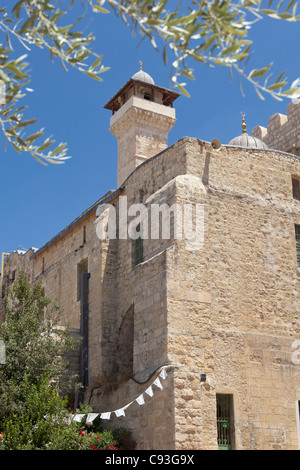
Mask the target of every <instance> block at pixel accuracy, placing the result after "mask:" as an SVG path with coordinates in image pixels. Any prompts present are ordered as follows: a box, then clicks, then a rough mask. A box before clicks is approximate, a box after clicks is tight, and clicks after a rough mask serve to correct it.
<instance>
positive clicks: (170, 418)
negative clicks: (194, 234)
mask: <svg viewBox="0 0 300 470" xmlns="http://www.w3.org/2000/svg"><path fill="white" fill-rule="evenodd" d="M292 175H299V176H300V161H299V159H298V158H297V157H294V156H292V155H287V154H285V153H280V152H275V151H263V150H252V149H251V150H249V149H248V150H246V149H241V148H234V147H230V146H226V147H222V148H221V149H220V150H219V151H214V150H213V149H212V148H211V147H210V145H209V144H207V143H205V142H202V141H200V140H198V139H191V138H183V139H181V140H180V141H178V142H177V143H175V144H174V145H173V146H171V147H170V148H169V149H167V150H165V151H163V152H161V153H160V154H158V155H156V156H155V157H153V158H150V159H148V160H147V161H146V162H145V163H143V164H142V165H140V166H139V167H138V168H137V169H136V170H135V171H134V173H132V175H131V176H130V177H129V178H128V179H127V181H126V182H125V184H124V188H123V189H122V192H121V193H120V195H118V196H116V197H115V199H113V200H112V201H111V202H112V203H114V205H115V208H116V210H118V208H119V206H120V203H121V201H122V200H121V197H126V198H127V204H128V207H130V205H131V204H133V203H141V202H142V203H144V204H145V205H146V207H150V205H151V204H152V203H160V204H161V203H166V204H168V205H169V206H171V205H172V204H174V203H177V204H179V205H183V204H185V203H193V204H197V203H198V204H202V205H203V206H204V244H203V246H202V245H201V246H200V247H199V249H198V250H190V249H187V245H186V242H187V240H186V239H185V238H183V239H182V240H177V239H175V237H174V234H173V235H171V236H170V238H168V239H164V240H162V239H161V238H160V239H155V240H151V239H150V240H149V239H148V240H144V260H143V262H141V263H140V264H138V265H137V266H135V265H134V263H133V243H132V240H131V239H129V238H128V239H124V240H119V241H116V240H102V241H101V240H99V238H98V237H97V235H96V230H95V221H96V213H95V212H93V213H91V214H90V215H89V216H88V217H87V218H86V219H84V220H83V221H82V222H81V223H80V224H78V225H76V227H74V228H73V229H72V230H70V232H68V233H67V234H66V235H65V236H64V237H63V238H62V239H59V240H57V241H56V242H55V243H53V244H52V245H51V246H49V247H48V248H47V249H46V250H45V251H43V252H41V253H40V254H38V256H34V257H33V258H32V259H31V261H30V262H29V261H28V264H26V263H27V261H26V263H25V260H29V256H28V257H26V256H24V257H23V258H17V256H16V255H14V254H13V255H10V257H8V259H9V261H8V262H7V264H6V269H9V267H10V268H11V269H15V268H16V266H17V264H16V262H17V260H19V259H22V260H23V261H24V265H25V267H26V270H28V272H30V273H31V276H32V280H34V279H42V281H43V284H44V285H45V291H46V295H49V296H50V297H57V298H58V300H59V301H60V303H61V304H62V306H63V307H64V321H70V322H71V326H72V327H73V328H78V327H79V325H80V302H78V300H77V264H78V263H79V262H80V261H81V260H83V259H88V270H89V272H90V274H91V277H90V280H89V322H90V323H89V327H90V329H89V377H90V383H89V387H88V390H87V392H86V400H87V401H90V402H91V403H92V405H93V408H94V410H95V411H96V412H99V413H100V412H105V411H113V410H117V409H119V408H121V407H123V406H125V405H126V404H128V403H129V402H131V401H134V400H135V399H136V398H137V397H138V396H139V395H140V394H141V393H144V392H145V390H146V388H147V387H148V385H149V383H150V382H151V380H153V379H154V378H155V376H157V374H158V373H159V371H160V370H161V367H162V366H163V365H164V364H167V365H168V366H167V371H168V377H167V379H166V380H165V381H164V382H163V390H155V392H154V396H153V397H152V398H148V397H145V402H146V403H145V405H143V406H140V405H138V404H137V403H136V402H134V403H133V404H132V405H131V406H130V407H128V409H126V412H125V414H126V416H125V417H119V418H116V417H112V418H113V419H112V420H111V421H109V422H108V423H107V424H108V425H109V426H114V425H118V426H119V425H123V426H126V427H128V428H129V429H131V430H132V431H133V435H134V437H135V438H136V439H137V441H138V448H139V449H178V450H179V449H188V450H191V449H216V448H217V427H216V394H217V393H230V394H232V395H233V402H234V418H235V435H234V447H235V448H236V449H259V450H261V449H277V448H282V449H296V448H298V446H299V441H298V434H297V420H296V402H297V401H299V400H300V383H299V380H298V374H299V365H297V364H294V363H293V361H292V344H293V342H294V341H295V340H298V339H300V328H299V279H300V277H299V275H300V274H299V268H298V267H297V261H296V248H295V231H294V225H295V224H300V205H299V202H298V201H296V200H294V199H293V196H292V194H293V193H292ZM83 227H85V233H86V241H85V242H83V239H82V236H83V232H84V231H83ZM14 263H15V264H14ZM6 274H8V273H7V272H6ZM125 352H127V353H128V354H127V357H126V354H125ZM124 354H125V357H124ZM150 370H154V371H155V373H154V376H152V378H151V380H150V378H149V376H150V373H149V371H150ZM147 371H148V372H147ZM137 374H139V375H138V376H139V377H141V376H142V377H144V379H145V380H143V383H137V382H136V381H135V380H134V378H136V377H137ZM201 374H206V377H207V380H206V382H201V381H200V377H201ZM147 378H148V379H149V380H147Z"/></svg>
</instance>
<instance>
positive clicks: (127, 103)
mask: <svg viewBox="0 0 300 470" xmlns="http://www.w3.org/2000/svg"><path fill="white" fill-rule="evenodd" d="M179 95H180V94H179V93H177V92H174V91H171V90H168V89H166V88H162V87H159V86H157V85H155V83H154V80H153V79H152V77H150V75H149V74H147V73H146V72H144V71H143V70H142V63H141V62H140V70H139V71H138V72H137V73H136V74H135V75H133V77H132V78H130V80H129V81H128V82H127V83H126V84H125V85H124V86H123V87H122V88H121V89H120V90H119V91H118V92H117V93H116V94H115V95H114V96H113V97H112V98H111V99H110V100H109V101H108V103H106V105H105V106H104V108H105V109H109V110H111V111H112V116H111V118H110V129H109V130H110V132H111V133H112V134H113V135H114V136H115V137H116V138H117V141H118V178H117V181H118V187H120V186H121V185H122V183H123V182H124V181H125V180H126V178H127V177H128V176H129V175H130V174H131V172H132V171H133V170H134V169H135V168H136V167H137V166H139V165H140V164H141V163H143V162H144V161H145V160H147V159H148V158H150V157H153V156H154V155H156V154H158V153H159V152H161V151H162V150H165V149H166V148H167V146H168V134H169V132H170V130H171V129H172V127H173V126H174V124H175V121H176V118H175V109H174V108H173V102H174V101H175V100H176V98H178V96H179Z"/></svg>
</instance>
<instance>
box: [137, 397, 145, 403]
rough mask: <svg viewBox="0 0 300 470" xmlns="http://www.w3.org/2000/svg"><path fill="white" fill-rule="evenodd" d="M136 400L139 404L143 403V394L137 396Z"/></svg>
mask: <svg viewBox="0 0 300 470" xmlns="http://www.w3.org/2000/svg"><path fill="white" fill-rule="evenodd" d="M136 401H137V403H138V404H139V405H144V404H145V400H144V397H143V395H140V396H139V397H137V399H136Z"/></svg>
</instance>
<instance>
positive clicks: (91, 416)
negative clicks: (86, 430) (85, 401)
mask: <svg viewBox="0 0 300 470" xmlns="http://www.w3.org/2000/svg"><path fill="white" fill-rule="evenodd" d="M97 416H98V413H89V414H88V415H87V418H86V422H87V423H92V422H93V421H94V419H95V418H97Z"/></svg>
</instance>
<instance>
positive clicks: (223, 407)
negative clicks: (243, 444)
mask: <svg viewBox="0 0 300 470" xmlns="http://www.w3.org/2000/svg"><path fill="white" fill-rule="evenodd" d="M216 398H217V431H218V448H219V450H232V449H233V446H234V434H233V433H234V426H233V424H234V418H233V395H231V394H217V396H216Z"/></svg>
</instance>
